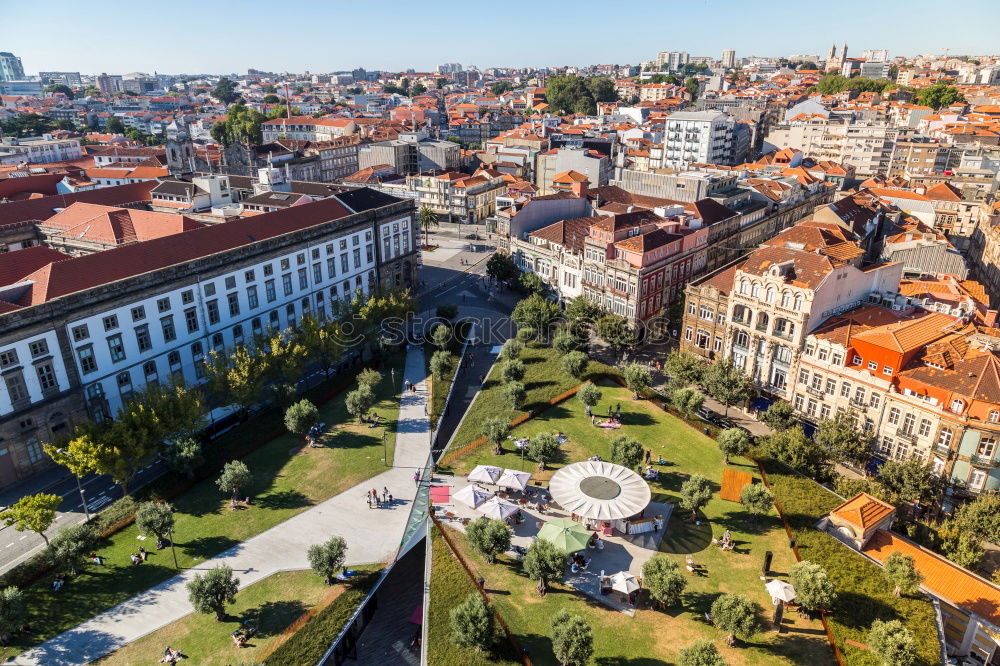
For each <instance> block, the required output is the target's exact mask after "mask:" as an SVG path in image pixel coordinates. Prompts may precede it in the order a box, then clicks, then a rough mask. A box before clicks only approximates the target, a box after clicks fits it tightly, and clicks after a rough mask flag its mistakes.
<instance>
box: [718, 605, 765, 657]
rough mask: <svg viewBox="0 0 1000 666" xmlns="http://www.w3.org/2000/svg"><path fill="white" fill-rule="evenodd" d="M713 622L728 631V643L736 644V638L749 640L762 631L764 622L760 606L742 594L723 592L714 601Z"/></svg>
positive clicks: (732, 645)
mask: <svg viewBox="0 0 1000 666" xmlns="http://www.w3.org/2000/svg"><path fill="white" fill-rule="evenodd" d="M711 616H712V622H713V623H714V624H715V626H716V627H718V628H719V629H721V630H722V631H724V632H726V634H727V636H726V644H727V645H729V646H730V647H734V646H735V645H736V639H737V638H739V639H740V640H743V641H748V640H750V639H751V638H753V635H754V634H756V633H757V632H759V631H761V630H762V629H763V627H764V623H763V621H762V620H761V617H760V607H759V606H757V604H755V603H754V602H753V601H751V600H750V599H749V598H748V597H745V596H743V595H742V594H721V595H719V596H718V597H716V599H715V601H713V602H712V610H711Z"/></svg>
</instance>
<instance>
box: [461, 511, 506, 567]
mask: <svg viewBox="0 0 1000 666" xmlns="http://www.w3.org/2000/svg"><path fill="white" fill-rule="evenodd" d="M513 534H514V533H513V531H512V530H511V528H510V525H508V524H507V522H506V521H504V520H493V519H490V518H487V517H486V516H480V517H479V518H477V519H476V520H473V521H472V522H471V523H469V524H468V525H466V527H465V536H466V537H467V538H468V539H469V544H470V545H471V546H472V548H473V549H474V550H475V551H476V552H477V553H479V554H480V555H482V556H483V559H484V560H486V561H487V562H488V563H490V564H492V563H493V562H494V561H496V556H497V555H499V554H500V553H503V552H506V551H507V550H509V549H510V540H511V538H512V537H513Z"/></svg>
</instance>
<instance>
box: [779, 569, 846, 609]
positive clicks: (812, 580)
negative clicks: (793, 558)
mask: <svg viewBox="0 0 1000 666" xmlns="http://www.w3.org/2000/svg"><path fill="white" fill-rule="evenodd" d="M788 578H789V581H790V582H791V584H792V587H794V588H795V600H796V601H797V602H798V603H799V604H801V605H802V607H803V608H805V609H807V610H812V611H819V610H828V609H830V608H833V600H834V598H835V596H836V593H835V592H834V589H833V582H832V581H831V580H830V577H829V576H827V575H826V569H824V568H823V567H821V566H820V565H818V564H816V563H815V562H810V561H809V560H802V561H801V562H796V563H795V564H793V565H792V568H791V570H790V571H789V573H788Z"/></svg>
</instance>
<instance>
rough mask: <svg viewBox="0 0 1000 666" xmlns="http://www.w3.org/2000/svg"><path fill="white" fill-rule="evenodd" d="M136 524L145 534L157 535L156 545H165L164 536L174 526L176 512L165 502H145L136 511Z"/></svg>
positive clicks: (160, 546)
mask: <svg viewBox="0 0 1000 666" xmlns="http://www.w3.org/2000/svg"><path fill="white" fill-rule="evenodd" d="M135 525H136V527H138V528H139V531H140V532H142V533H143V534H149V535H152V536H155V537H156V547H157V548H162V547H163V538H164V537H165V536H166V535H167V532H169V531H170V530H172V529H173V528H174V513H173V511H171V510H170V507H168V506H167V505H166V504H164V503H163V502H143V503H142V504H140V505H139V508H138V509H137V510H136V512H135Z"/></svg>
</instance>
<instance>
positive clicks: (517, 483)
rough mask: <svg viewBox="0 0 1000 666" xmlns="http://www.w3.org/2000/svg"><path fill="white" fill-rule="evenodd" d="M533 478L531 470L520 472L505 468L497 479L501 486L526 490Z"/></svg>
mask: <svg viewBox="0 0 1000 666" xmlns="http://www.w3.org/2000/svg"><path fill="white" fill-rule="evenodd" d="M530 480H531V472H518V471H517V470H513V469H505V470H504V471H503V474H502V475H501V476H500V478H499V479H498V480H497V485H498V486H500V487H501V488H513V489H514V490H524V489H525V488H527V487H528V481H530Z"/></svg>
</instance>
